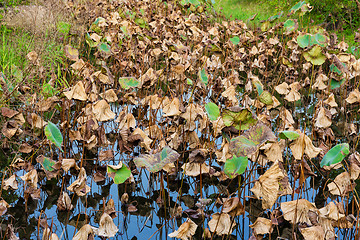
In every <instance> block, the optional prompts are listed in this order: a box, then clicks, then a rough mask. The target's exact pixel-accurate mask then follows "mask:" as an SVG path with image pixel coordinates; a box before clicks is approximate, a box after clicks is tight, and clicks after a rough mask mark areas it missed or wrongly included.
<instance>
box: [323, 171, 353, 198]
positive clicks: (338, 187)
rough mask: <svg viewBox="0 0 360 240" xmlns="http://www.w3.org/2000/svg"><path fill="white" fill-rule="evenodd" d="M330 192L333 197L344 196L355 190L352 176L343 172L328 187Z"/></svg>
mask: <svg viewBox="0 0 360 240" xmlns="http://www.w3.org/2000/svg"><path fill="white" fill-rule="evenodd" d="M327 186H328V188H329V192H330V193H331V194H332V195H337V196H343V195H345V194H347V193H348V192H350V191H352V190H353V184H352V183H351V179H350V174H349V173H348V172H343V173H341V174H339V175H337V176H336V178H335V179H334V182H331V183H329V184H328V185H327Z"/></svg>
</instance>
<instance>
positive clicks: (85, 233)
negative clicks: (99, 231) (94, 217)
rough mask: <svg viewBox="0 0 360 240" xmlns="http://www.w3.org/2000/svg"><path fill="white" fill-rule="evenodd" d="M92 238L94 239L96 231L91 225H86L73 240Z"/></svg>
mask: <svg viewBox="0 0 360 240" xmlns="http://www.w3.org/2000/svg"><path fill="white" fill-rule="evenodd" d="M90 237H92V239H94V230H93V228H92V227H91V226H90V225H89V224H85V225H84V226H82V227H81V228H80V230H79V231H78V232H77V233H76V234H75V236H74V237H73V239H72V240H88V239H89V238H90ZM90 239H91V238H90Z"/></svg>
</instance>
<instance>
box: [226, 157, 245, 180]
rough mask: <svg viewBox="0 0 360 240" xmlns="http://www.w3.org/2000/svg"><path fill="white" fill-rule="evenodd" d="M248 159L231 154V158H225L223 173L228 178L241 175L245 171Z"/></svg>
mask: <svg viewBox="0 0 360 240" xmlns="http://www.w3.org/2000/svg"><path fill="white" fill-rule="evenodd" d="M248 162H249V159H248V158H247V157H236V156H233V157H232V158H231V159H228V160H226V162H225V166H224V173H225V174H226V175H228V176H229V177H230V178H234V177H236V176H237V175H241V174H243V173H244V172H245V170H246V168H247V165H248Z"/></svg>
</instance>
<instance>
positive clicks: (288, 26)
mask: <svg viewBox="0 0 360 240" xmlns="http://www.w3.org/2000/svg"><path fill="white" fill-rule="evenodd" d="M284 28H285V30H286V32H288V33H290V32H292V31H295V30H296V29H297V28H298V23H297V20H296V19H288V20H286V21H285V22H284Z"/></svg>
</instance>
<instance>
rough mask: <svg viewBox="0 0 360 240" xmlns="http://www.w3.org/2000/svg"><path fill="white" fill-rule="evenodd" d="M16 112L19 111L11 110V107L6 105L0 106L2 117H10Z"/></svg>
mask: <svg viewBox="0 0 360 240" xmlns="http://www.w3.org/2000/svg"><path fill="white" fill-rule="evenodd" d="M18 113H19V112H18V111H16V110H12V109H10V108H7V107H2V108H1V115H3V116H4V117H7V118H12V117H14V116H15V115H16V114H18Z"/></svg>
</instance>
